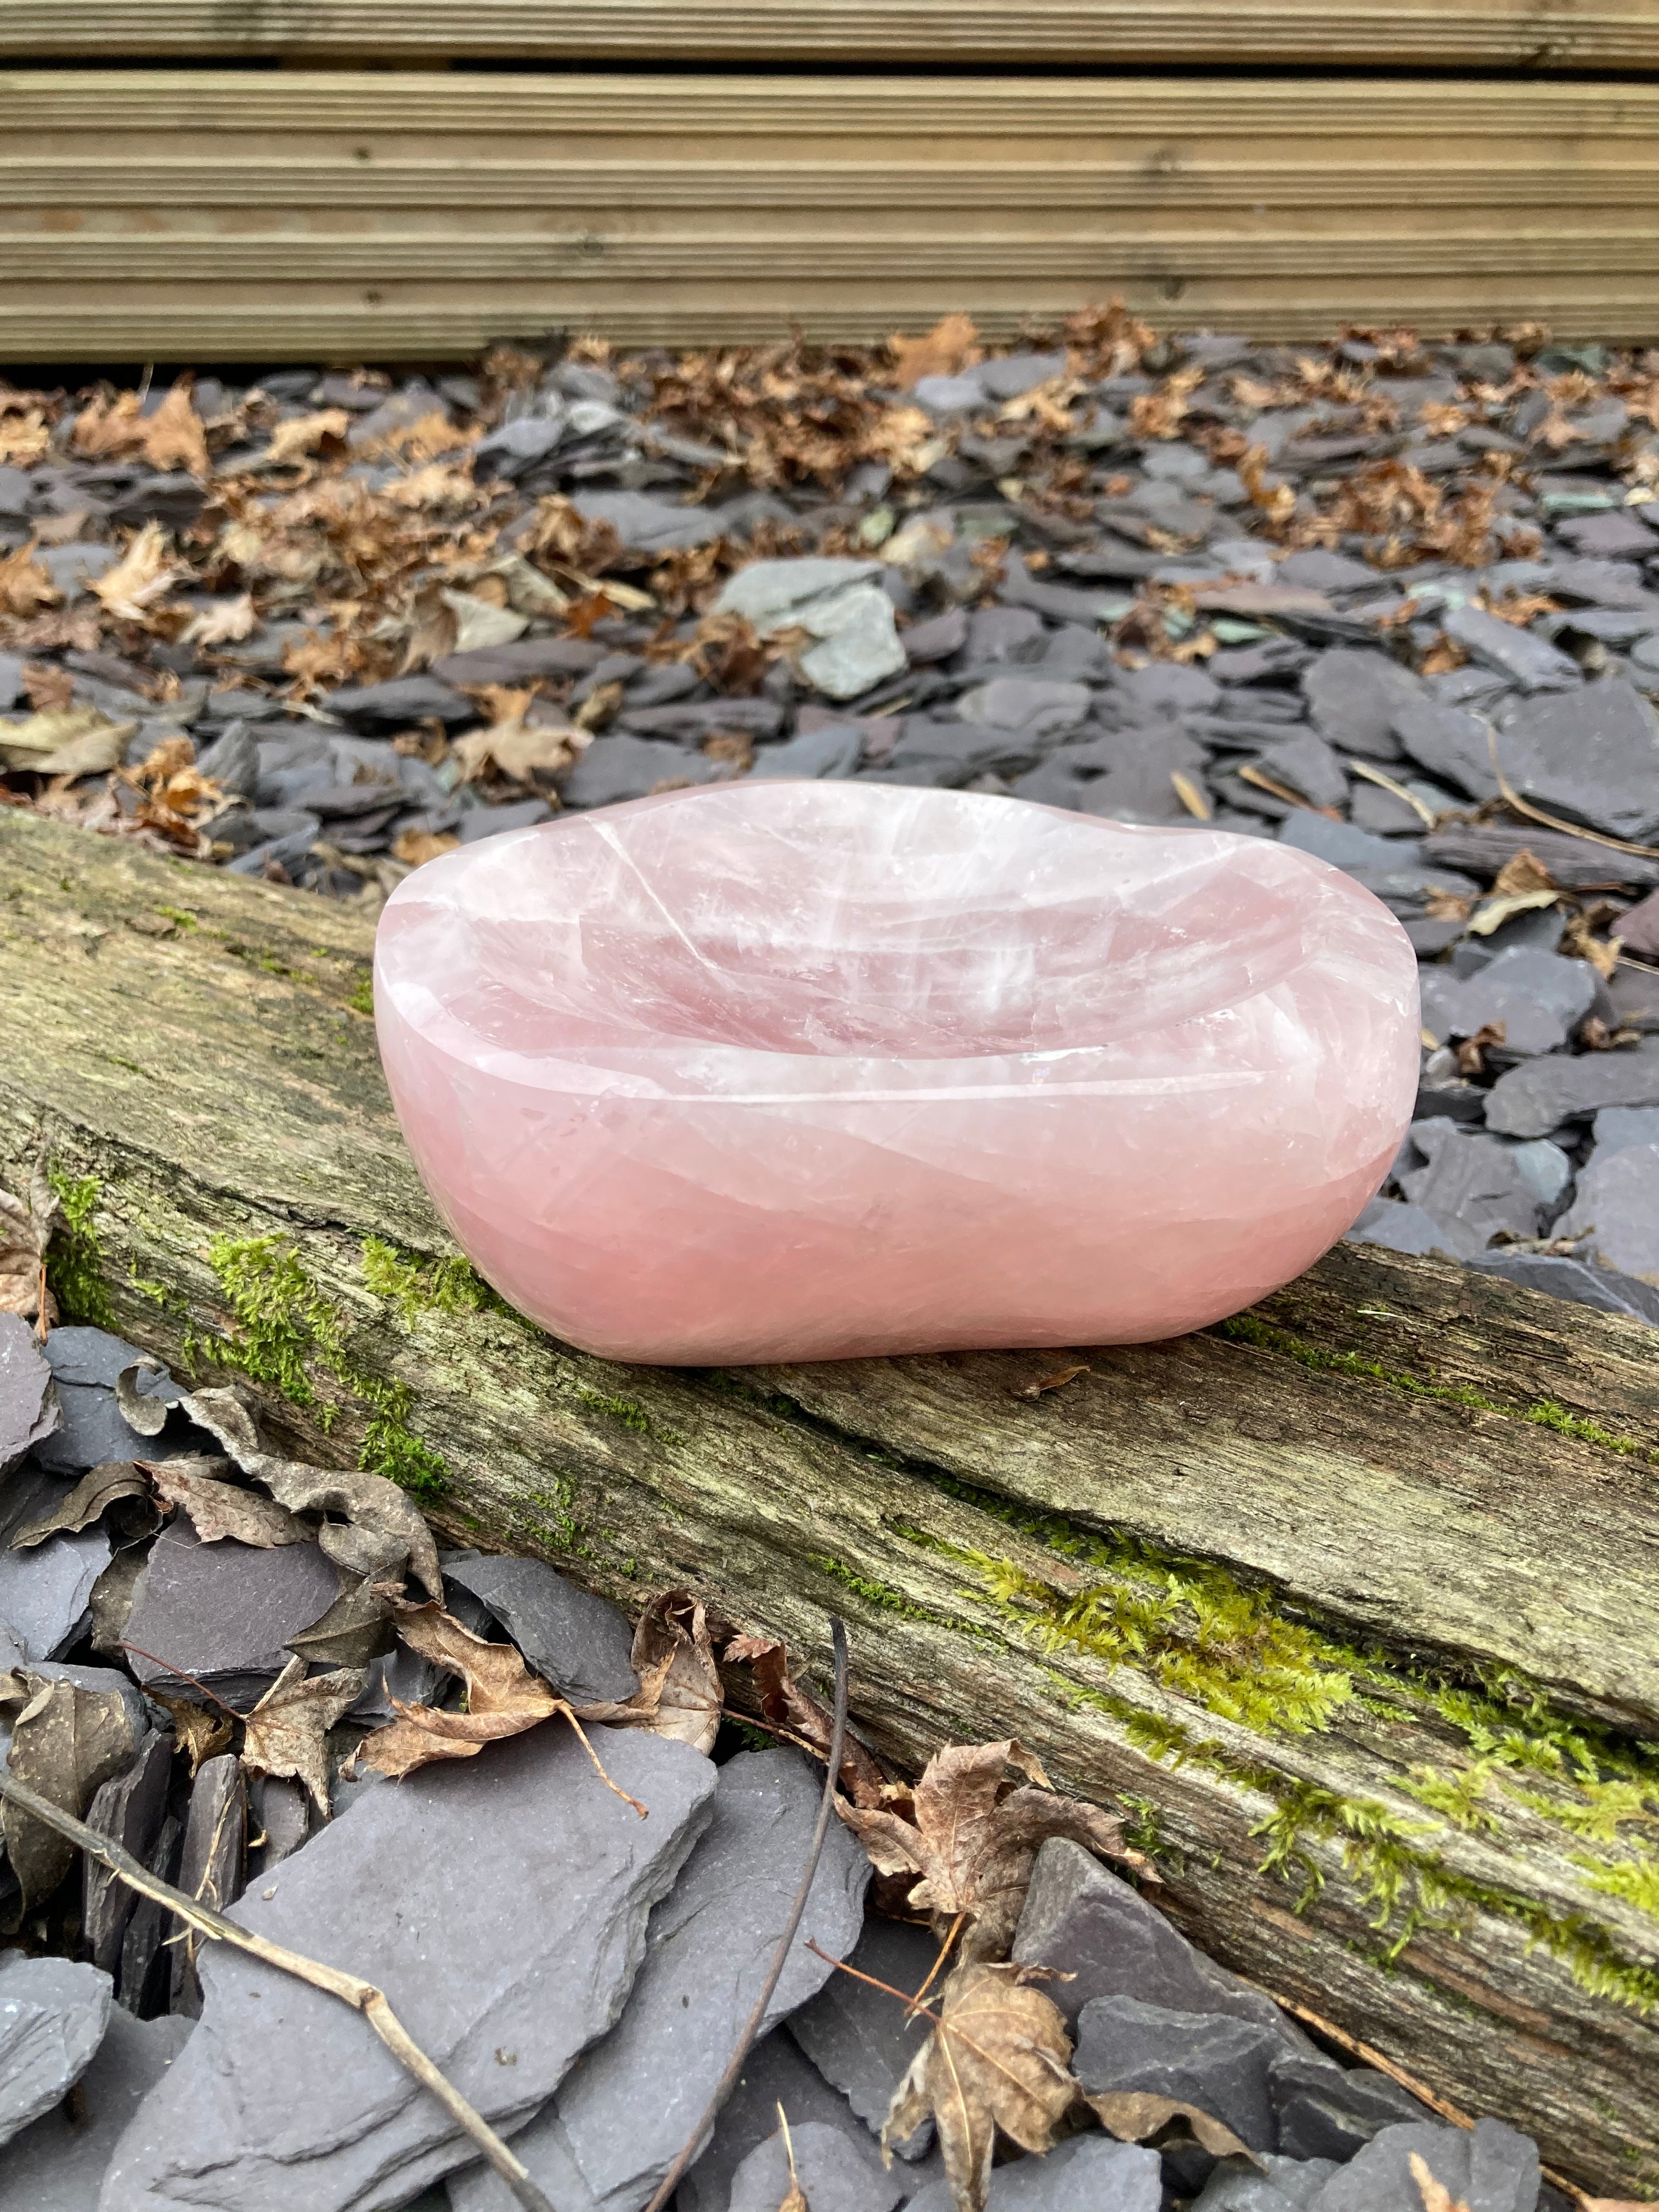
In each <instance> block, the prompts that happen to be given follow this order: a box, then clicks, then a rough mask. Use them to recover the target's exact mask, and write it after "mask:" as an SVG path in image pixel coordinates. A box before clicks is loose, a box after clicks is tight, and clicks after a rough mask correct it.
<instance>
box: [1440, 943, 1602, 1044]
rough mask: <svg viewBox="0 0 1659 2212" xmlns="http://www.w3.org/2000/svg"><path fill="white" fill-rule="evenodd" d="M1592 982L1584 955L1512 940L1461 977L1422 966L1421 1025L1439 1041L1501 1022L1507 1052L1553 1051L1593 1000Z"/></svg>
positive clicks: (1570, 1033) (1592, 972)
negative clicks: (1567, 954)
mask: <svg viewBox="0 0 1659 2212" xmlns="http://www.w3.org/2000/svg"><path fill="white" fill-rule="evenodd" d="M1595 988H1596V976H1595V969H1593V968H1592V967H1591V966H1590V964H1589V961H1587V960H1568V959H1564V958H1563V957H1562V956H1561V955H1560V954H1559V952H1544V951H1539V950H1537V949H1536V948H1535V947H1534V946H1531V945H1512V946H1510V948H1509V949H1508V950H1507V951H1503V952H1500V953H1499V954H1498V956H1497V957H1496V958H1495V959H1493V960H1490V961H1488V962H1487V963H1486V965H1485V967H1483V968H1481V969H1480V970H1479V971H1478V972H1477V973H1476V974H1475V975H1472V976H1470V977H1468V979H1467V980H1466V981H1459V980H1458V978H1457V977H1456V976H1455V975H1454V974H1453V973H1452V972H1451V971H1450V970H1449V969H1436V968H1431V969H1427V970H1426V971H1425V974H1424V975H1423V979H1422V990H1423V1026H1424V1028H1425V1030H1428V1031H1429V1032H1430V1034H1431V1036H1433V1037H1434V1038H1435V1039H1436V1041H1437V1042H1439V1043H1442V1044H1443V1043H1444V1042H1446V1041H1447V1039H1448V1038H1449V1037H1454V1036H1458V1037H1471V1036H1475V1035H1476V1034H1477V1033H1478V1032H1479V1031H1480V1030H1482V1029H1484V1028H1486V1026H1487V1024H1502V1026H1503V1030H1504V1044H1503V1049H1504V1051H1505V1052H1506V1053H1516V1054H1534V1053H1543V1052H1558V1051H1559V1050H1560V1048H1562V1047H1563V1046H1564V1045H1565V1043H1566V1042H1567V1041H1568V1040H1569V1038H1570V1037H1571V1036H1572V1035H1573V1034H1574V1032H1575V1031H1576V1030H1577V1027H1578V1024H1580V1022H1582V1021H1583V1018H1584V1017H1585V1015H1586V1014H1588V1013H1589V1012H1590V1010H1591V1008H1592V1006H1594V1005H1595Z"/></svg>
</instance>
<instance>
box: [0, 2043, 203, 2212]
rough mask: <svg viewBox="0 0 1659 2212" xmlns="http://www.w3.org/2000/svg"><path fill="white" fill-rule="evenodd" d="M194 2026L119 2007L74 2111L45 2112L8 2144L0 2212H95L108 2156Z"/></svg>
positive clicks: (1, 2166)
mask: <svg viewBox="0 0 1659 2212" xmlns="http://www.w3.org/2000/svg"><path fill="white" fill-rule="evenodd" d="M193 2025H194V2023H193V2022H192V2021H187V2020H145V2021H139V2020H135V2019H134V2018H133V2017H132V2015H131V2013H125V2012H123V2011H122V2010H121V2009H120V2008H119V2007H118V2006H117V2007H116V2008H114V2009H113V2010H112V2012H111V2014H110V2016H109V2021H108V2024H107V2026H106V2028H105V2030H104V2039H103V2041H102V2042H101V2043H100V2045H99V2046H98V2051H97V2054H96V2056H95V2057H94V2059H93V2061H92V2063H91V2064H90V2065H89V2066H88V2068H87V2070H86V2072H85V2073H84V2074H82V2076H81V2080H80V2084H79V2094H78V2096H77V2097H76V2102H75V2106H74V2109H73V2110H72V2111H71V2110H70V2107H68V2106H64V2105H62V2104H59V2105H58V2106H57V2107H56V2108H54V2109H53V2110H52V2111H51V2112H43V2113H42V2114H41V2115H40V2118H39V2119H38V2120H36V2121H35V2122H34V2123H33V2125H32V2126H29V2127H27V2128H25V2129H24V2130H23V2132H22V2133H21V2135H20V2136H14V2137H13V2138H12V2141H11V2142H9V2144H8V2145H7V2148H6V2154H5V2156H4V2158H3V2159H0V2212H96V2208H97V2203H98V2193H99V2190H100V2187H101V2185H102V2183H103V2179H104V2170H105V2168H106V2166H107V2165H108V2164H109V2158H110V2153H111V2152H112V2150H113V2149H114V2148H115V2145H116V2142H117V2140H118V2137H119V2136H120V2134H121V2131H122V2130H123V2129H124V2128H125V2126H126V2125H127V2123H128V2122H129V2121H130V2120H131V2118H132V2116H133V2114H134V2113H135V2112H137V2109H138V2106H140V2104H142V2102H143V2100H144V2098H145V2097H146V2096H148V2095H149V2092H150V2091H151V2090H152V2089H153V2088H154V2087H155V2084H156V2083H157V2082H158V2081H160V2080H161V2077H162V2076H163V2075H165V2074H166V2072H167V2069H168V2067H169V2066H171V2064H172V2063H173V2060H174V2059H175V2058H176V2057H178V2055H179V2051H182V2050H183V2048H184V2046H185V2042H186V2040H187V2039H188V2038H189V2035H190V2032H191V2027H192V2026H193Z"/></svg>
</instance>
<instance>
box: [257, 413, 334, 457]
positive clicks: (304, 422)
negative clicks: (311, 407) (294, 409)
mask: <svg viewBox="0 0 1659 2212" xmlns="http://www.w3.org/2000/svg"><path fill="white" fill-rule="evenodd" d="M349 428H351V417H350V416H349V415H348V414H347V413H346V411H345V409H344V408H343V407H325V408H323V409H321V410H319V412H318V413H317V414H315V415H296V416H295V417H294V418H293V420H292V421H291V422H279V423H278V424H277V425H276V428H275V429H274V430H273V431H272V432H271V434H270V445H269V446H267V447H266V448H265V450H264V453H263V455H262V456H261V457H260V465H261V467H264V468H273V469H274V468H286V467H288V466H289V465H290V464H291V463H293V462H295V461H301V460H304V459H306V458H307V455H309V454H312V453H322V452H325V451H327V450H334V451H338V450H339V449H340V448H341V447H343V445H344V443H345V435H346V432H347V431H348V430H349Z"/></svg>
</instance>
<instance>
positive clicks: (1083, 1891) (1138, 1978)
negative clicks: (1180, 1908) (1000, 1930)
mask: <svg viewBox="0 0 1659 2212" xmlns="http://www.w3.org/2000/svg"><path fill="white" fill-rule="evenodd" d="M1012 1956H1013V1958H1014V1960H1016V1962H1017V1963H1018V1965H1020V1966H1052V1967H1054V1968H1055V1969H1056V1970H1057V1971H1058V1972H1061V1973H1069V1974H1070V1975H1072V1976H1073V1979H1072V1980H1070V1981H1054V1982H1051V1983H1048V1984H1047V1985H1046V1987H1047V1993H1048V1996H1051V1997H1053V1999H1054V2002H1055V2003H1056V2004H1057V2005H1058V2006H1059V2007H1060V2011H1061V2013H1062V2014H1063V2015H1065V2018H1066V2025H1067V2026H1068V2027H1073V2026H1075V2023H1076V2021H1077V2018H1078V2015H1079V2013H1080V2012H1081V2010H1082V2009H1083V2007H1084V2006H1085V2004H1087V2003H1089V2002H1091V2000H1092V1999H1093V1998H1096V1997H1103V1996H1132V1997H1138V1998H1139V1999H1140V2000H1141V2001H1142V2002H1145V2003H1147V2004H1155V2005H1161V2006H1164V2007H1166V2008H1168V2009H1170V2010H1171V2011H1175V2012H1190V2013H1206V2014H1211V2013H1214V2014H1222V2015H1226V2016H1227V2017H1229V2018H1231V2019H1234V2020H1246V2021H1255V2022H1256V2023H1258V2024H1259V2025H1261V2026H1263V2027H1270V2028H1272V2029H1273V2032H1274V2033H1275V2034H1276V2035H1277V2036H1278V2037H1279V2040H1280V2041H1281V2042H1282V2043H1283V2044H1284V2045H1285V2046H1286V2047H1287V2048H1289V2049H1291V2050H1293V2051H1307V2050H1309V2049H1310V2048H1311V2045H1310V2044H1309V2042H1308V2039H1307V2038H1306V2037H1305V2036H1304V2034H1303V2033H1302V2032H1301V2030H1300V2029H1299V2028H1297V2027H1293V2026H1292V2025H1291V2022H1290V2021H1288V2020H1286V2018H1285V2015H1284V2014H1283V2013H1282V2012H1280V2010H1279V2007H1278V2006H1277V2005H1276V2004H1275V2003H1274V2002H1273V1999H1272V1998H1271V1997H1267V1996H1262V1994H1261V1991H1260V1990H1253V1989H1251V1988H1250V1987H1249V1984H1247V1983H1244V1982H1242V1981H1240V1980H1239V1978H1238V1977H1237V1975H1236V1974H1230V1973H1229V1972H1227V1970H1226V1968H1225V1966H1218V1965H1217V1964H1216V1962H1215V1960H1213V1959H1209V1958H1206V1956H1205V1955H1204V1954H1203V1953H1202V1952H1201V1951H1198V1950H1195V1949H1194V1947H1193V1946H1192V1944H1190V1943H1189V1942H1188V1941H1187V1939H1186V1937H1185V1936H1182V1934H1181V1933H1180V1931H1179V1930H1178V1929H1176V1928H1173V1927H1172V1926H1171V1925H1170V1923H1169V1921H1167V1920H1166V1919H1165V1918H1164V1915H1163V1914H1162V1913H1161V1912H1160V1911H1158V1908H1157V1907H1156V1906H1155V1905H1149V1904H1148V1903H1147V1902H1146V1899H1145V1898H1144V1897H1142V1896H1141V1894H1140V1893H1139V1891H1138V1890H1135V1889H1133V1888H1131V1887H1130V1886H1129V1884H1128V1883H1127V1881H1121V1879H1120V1878H1119V1877H1118V1876H1117V1875H1115V1874H1112V1873H1110V1872H1109V1870H1108V1869H1106V1868H1105V1867H1103V1866H1102V1865H1101V1864H1100V1863H1099V1861H1098V1860H1097V1859H1094V1858H1091V1857H1090V1856H1089V1854H1088V1852H1087V1851H1085V1850H1084V1849H1083V1847H1082V1845H1081V1844H1074V1843H1071V1842H1069V1841H1068V1840H1067V1839H1066V1838H1064V1837H1058V1836H1057V1837H1053V1838H1050V1840H1049V1841H1048V1843H1046V1844H1044V1845H1043V1846H1042V1850H1040V1851H1039V1852H1038V1853H1037V1856H1036V1866H1035V1867H1034V1868H1033V1869H1032V1872H1031V1884H1030V1888H1029V1890H1028V1891H1027V1892H1026V1895H1025V1906H1024V1911H1022V1913H1021V1914H1020V1917H1019V1926H1018V1929H1016V1931H1015V1934H1014V1943H1013V1951H1012Z"/></svg>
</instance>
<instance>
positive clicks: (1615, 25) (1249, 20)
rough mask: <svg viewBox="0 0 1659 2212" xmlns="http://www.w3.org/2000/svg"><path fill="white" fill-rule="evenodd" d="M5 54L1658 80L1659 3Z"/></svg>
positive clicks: (357, 15)
mask: <svg viewBox="0 0 1659 2212" xmlns="http://www.w3.org/2000/svg"><path fill="white" fill-rule="evenodd" d="M0 54H3V55H5V56H7V57H9V58H10V57H28V56H53V55H58V56H70V55H75V56H85V57H87V58H90V59H94V60H98V59H101V58H104V57H105V56H107V55H121V56H128V55H130V56H132V57H134V58H138V57H141V56H164V57H177V58H180V59H186V60H188V59H195V58H199V57H203V56H210V55H221V56H232V55H240V56H270V57H276V58H288V57H289V56H293V57H305V56H318V55H331V54H351V55H357V56H366V57H369V58H382V59H385V58H399V57H405V56H406V57H411V58H420V57H431V56H441V57H446V58H449V57H453V58H459V59H463V60H467V59H472V60H482V59H495V60H507V61H538V60H540V61H561V60H584V61H592V60H607V59H618V60H622V59H635V60H643V61H647V62H655V61H659V60H663V59H666V58H684V59H688V60H696V61H714V60H720V59H729V60H739V59H740V60H744V61H762V62H765V61H777V62H812V61H818V62H829V63H831V64H835V63H844V62H848V61H876V62H884V61H895V62H919V63H923V64H928V65H930V66H933V67H938V66H939V65H941V64H950V63H960V64H979V65H984V64H998V63H1002V64H1012V63H1026V64H1030V63H1042V64H1062V63H1069V64H1094V65H1097V66H1103V67H1110V66H1114V65H1119V66H1121V65H1124V64H1147V63H1153V64H1158V63H1164V64H1184V65H1187V66H1192V65H1194V64H1224V65H1230V66H1236V65H1237V64H1256V65H1267V66H1285V65H1292V64H1316V65H1318V66H1321V67H1324V68H1327V69H1330V68H1346V67H1349V66H1354V65H1366V66H1377V67H1382V68H1389V69H1395V70H1401V69H1409V68H1412V67H1414V66H1423V67H1427V66H1441V67H1455V68H1486V69H1492V68H1498V69H1518V70H1623V69H1641V68H1650V67H1652V66H1653V65H1654V64H1655V62H1656V60H1659V13H1656V10H1655V9H1654V8H1653V6H1652V5H1651V4H1650V0H1647V3H1646V4H1644V3H1643V0H1637V4H1632V0H1625V4H1622V5H1602V6H1600V7H1594V8H1578V7H1574V6H1571V5H1559V4H1558V5H1549V4H1543V5H1538V4H1534V0H1462V4H1461V5H1453V6H1447V7H1443V8H1437V7H1433V6H1431V5H1426V4H1424V0H1407V4H1401V6H1398V7H1389V8H1385V7H1379V6H1359V7H1352V8H1350V7H1344V6H1340V5H1337V4H1335V0H1275V4H1273V5H1271V6H1262V5H1259V4H1257V5H1250V4H1246V5H1243V6H1234V5H1231V4H1230V0H1176V4H1174V5H1169V6H1164V5H1158V4H1154V0H1054V4H1048V0H893V4H891V5H890V6H878V5H874V4H872V0H771V4H765V5H756V4H753V0H750V4H747V5H729V4H727V0H683V3H682V4H670V0H475V4H474V5H472V6H471V7H470V8H467V9H465V10H458V9H455V8H454V7H453V6H452V5H449V4H447V0H58V4H52V0H8V5H7V6H6V8H5V9H4V10H3V13H0Z"/></svg>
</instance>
